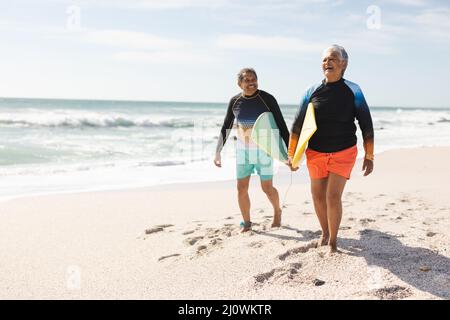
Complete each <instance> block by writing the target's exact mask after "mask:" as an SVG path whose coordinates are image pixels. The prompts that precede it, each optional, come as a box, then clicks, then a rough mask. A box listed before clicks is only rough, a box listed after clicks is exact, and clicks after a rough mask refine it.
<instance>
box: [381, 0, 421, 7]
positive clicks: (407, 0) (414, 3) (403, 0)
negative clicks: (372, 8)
mask: <svg viewBox="0 0 450 320" xmlns="http://www.w3.org/2000/svg"><path fill="white" fill-rule="evenodd" d="M387 2H388V3H389V4H393V3H394V4H395V3H396V4H401V5H405V6H411V7H424V6H426V5H428V3H429V1H426V0H389V1H387Z"/></svg>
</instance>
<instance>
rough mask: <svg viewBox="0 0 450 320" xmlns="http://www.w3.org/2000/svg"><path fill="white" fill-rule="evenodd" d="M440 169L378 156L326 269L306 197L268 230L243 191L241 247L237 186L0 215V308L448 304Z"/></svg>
mask: <svg viewBox="0 0 450 320" xmlns="http://www.w3.org/2000/svg"><path fill="white" fill-rule="evenodd" d="M449 158H450V148H419V149H407V150H406V149H405V150H396V151H389V152H386V153H384V154H381V155H379V156H378V157H377V158H376V161H375V170H374V173H373V174H372V175H370V176H368V177H362V175H361V173H360V169H361V163H360V162H358V163H357V165H356V166H355V169H354V174H353V177H352V179H351V180H350V181H349V182H348V184H347V186H346V189H345V193H344V196H343V207H344V214H343V219H342V223H341V230H340V232H339V237H338V246H339V248H340V250H341V253H340V254H336V255H333V256H328V255H327V254H326V253H327V248H326V247H321V248H314V247H312V243H313V241H314V240H315V239H317V238H318V236H319V234H320V231H319V230H320V228H319V223H318V220H317V218H316V216H315V214H314V210H313V206H312V203H311V194H310V192H309V184H295V185H293V186H292V187H291V189H290V191H289V194H288V197H287V201H286V206H285V208H284V212H283V221H282V227H281V228H277V229H271V228H270V224H271V216H272V208H271V206H270V203H269V201H268V200H267V198H266V197H265V195H264V194H263V193H262V191H261V189H260V187H259V186H258V179H257V177H253V178H252V185H251V192H250V197H251V200H252V220H253V221H254V222H255V226H254V228H253V231H251V232H248V233H246V234H240V233H239V222H240V221H241V217H240V213H239V209H238V206H237V200H236V191H235V182H234V181H230V182H217V183H198V184H190V185H186V184H183V185H182V184H180V185H172V186H160V187H157V188H145V189H135V190H125V191H111V192H110V191H108V192H89V193H79V194H66V195H49V196H38V197H27V198H20V199H15V200H10V201H7V202H3V203H0V298H2V299H16V298H19V299H449V298H450V233H449V230H450V228H449V227H450V197H449V195H450V191H449V187H450V170H449V169H448V161H449V160H448V159H449ZM296 174H297V173H296ZM277 181H278V183H277ZM281 181H283V182H281ZM284 181H286V179H284V180H283V179H281V178H280V179H278V178H277V180H276V183H277V185H276V186H277V187H278V189H279V192H280V195H284V192H285V191H286V189H287V184H286V182H284ZM146 231H147V232H146Z"/></svg>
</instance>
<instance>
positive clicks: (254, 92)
mask: <svg viewBox="0 0 450 320" xmlns="http://www.w3.org/2000/svg"><path fill="white" fill-rule="evenodd" d="M237 84H238V86H239V87H240V88H241V89H242V92H241V93H239V94H237V95H235V96H234V97H232V98H231V100H230V103H229V104H228V110H227V113H226V116H225V120H224V122H223V126H222V129H221V130H220V136H219V140H218V142H217V149H216V157H215V159H214V164H215V165H216V166H217V167H221V165H222V162H221V157H220V152H221V150H222V148H223V146H224V145H225V142H226V139H227V137H228V135H229V134H230V131H231V129H232V127H233V123H234V119H236V120H237V128H238V141H237V145H236V176H237V189H238V202H239V208H240V209H241V214H242V217H243V220H244V221H243V222H242V223H241V226H242V232H246V231H249V230H250V229H251V220H250V198H249V196H248V187H249V182H250V176H251V174H252V173H253V172H254V170H256V172H257V173H258V175H259V176H260V179H261V188H262V190H263V191H264V192H265V193H266V195H267V197H268V198H269V200H270V202H271V204H272V206H273V209H274V216H273V223H272V227H279V226H280V225H281V208H280V200H279V196H278V191H277V189H275V188H274V187H273V184H272V177H273V162H272V158H270V157H269V156H268V155H267V154H265V153H264V151H262V150H260V149H259V148H258V147H257V146H256V145H255V144H254V143H253V142H252V141H251V139H250V136H251V131H252V128H253V124H254V123H255V121H256V119H257V118H258V117H259V116H260V115H261V114H262V113H264V112H272V114H273V116H274V118H275V122H276V124H277V126H278V128H279V130H280V134H281V137H282V138H283V140H284V143H285V144H286V147H287V145H288V142H289V131H288V129H287V126H286V123H285V121H284V119H283V116H282V114H281V111H280V107H279V106H278V103H277V101H276V100H275V98H274V97H273V96H272V95H270V94H269V93H267V92H265V91H262V90H259V89H258V78H257V75H256V72H255V70H253V69H251V68H244V69H242V70H241V71H240V72H239V73H238V81H237Z"/></svg>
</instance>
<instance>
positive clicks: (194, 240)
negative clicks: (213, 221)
mask: <svg viewBox="0 0 450 320" xmlns="http://www.w3.org/2000/svg"><path fill="white" fill-rule="evenodd" d="M202 239H203V237H202V236H198V237H192V238H187V239H185V240H184V243H186V244H188V245H190V246H193V245H194V244H196V243H197V242H198V241H200V240H202Z"/></svg>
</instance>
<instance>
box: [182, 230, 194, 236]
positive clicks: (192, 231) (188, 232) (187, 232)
mask: <svg viewBox="0 0 450 320" xmlns="http://www.w3.org/2000/svg"><path fill="white" fill-rule="evenodd" d="M194 232H195V230H188V231H185V232H183V233H182V235H183V236H186V235H188V234H192V233H194Z"/></svg>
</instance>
